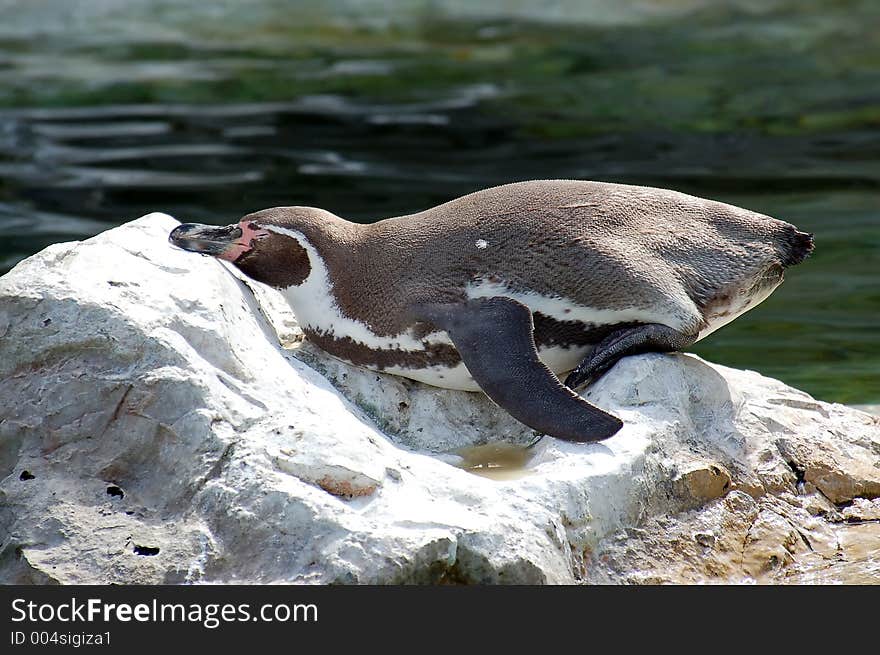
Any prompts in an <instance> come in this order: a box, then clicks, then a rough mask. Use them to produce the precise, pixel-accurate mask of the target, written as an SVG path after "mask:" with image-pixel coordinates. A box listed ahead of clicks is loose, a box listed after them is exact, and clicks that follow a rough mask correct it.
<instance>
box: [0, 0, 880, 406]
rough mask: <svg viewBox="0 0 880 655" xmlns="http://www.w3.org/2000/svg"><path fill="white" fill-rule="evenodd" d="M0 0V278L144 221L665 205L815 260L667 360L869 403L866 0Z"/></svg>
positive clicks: (879, 112)
mask: <svg viewBox="0 0 880 655" xmlns="http://www.w3.org/2000/svg"><path fill="white" fill-rule="evenodd" d="M526 4H527V3H520V2H515V1H514V0H509V1H503V0H495V1H491V2H486V3H467V2H456V1H448V2H424V1H423V2H418V1H416V0H410V1H405V0H398V1H385V2H380V1H378V0H370V1H368V2H353V1H352V2H345V1H341V0H335V1H333V2H330V3H326V2H320V3H319V2H301V3H290V2H282V1H281V0H262V1H261V2H251V3H237V2H231V1H230V2H220V1H215V2H212V3H186V2H181V1H180V0H176V1H175V2H171V1H166V0H134V1H130V2H126V3H116V2H109V1H107V0H79V1H78V2H56V1H51V0H29V1H28V2H12V1H10V0H0V272H2V271H5V270H8V269H9V268H10V267H11V266H13V265H14V264H15V262H16V261H18V260H20V259H21V258H23V257H25V256H27V255H29V254H32V253H34V252H36V251H37V250H39V249H41V248H43V247H44V246H46V245H48V244H49V243H53V242H56V241H63V240H70V239H81V238H85V237H88V236H91V235H93V234H95V233H97V232H99V231H101V230H104V229H107V228H109V227H112V226H113V225H116V224H119V223H121V222H124V221H127V220H130V219H132V218H136V217H137V216H140V215H142V214H144V213H147V212H149V211H154V210H161V211H165V212H168V213H171V214H173V215H175V216H176V217H178V218H180V219H181V220H187V221H201V222H210V223H228V222H231V221H233V220H236V219H237V218H238V217H239V216H241V215H242V214H245V213H247V212H250V211H254V210H256V209H261V208H264V207H268V206H274V205H282V204H307V205H316V206H320V207H324V208H326V209H328V210H330V211H333V212H335V213H337V214H339V215H341V216H344V217H347V218H349V219H352V220H357V221H372V220H376V219H379V218H382V217H386V216H392V215H398V214H403V213H409V212H413V211H417V210H420V209H424V208H426V207H428V206H431V205H434V204H438V203H441V202H444V201H446V200H448V199H450V198H452V197H455V196H458V195H461V194H464V193H468V192H470V191H473V190H476V189H479V188H484V187H487V186H491V185H495V184H501V183H505V182H511V181H515V180H522V179H530V178H550V177H566V178H584V179H596V180H607V181H618V182H627V183H638V184H649V185H656V186H664V187H670V188H675V189H678V190H682V191H685V192H689V193H694V194H696V195H701V196H705V197H710V198H715V199H718V200H723V201H726V202H731V203H734V204H737V205H741V206H744V207H748V208H750V209H753V210H756V211H760V212H764V213H768V214H771V215H774V216H778V217H779V218H783V219H785V220H788V221H791V222H793V223H795V224H796V225H798V226H799V227H800V228H801V229H804V230H808V231H811V232H814V233H815V235H816V243H817V248H816V253H815V255H814V256H813V257H812V258H811V259H809V260H808V261H807V262H806V263H805V264H804V265H802V266H799V267H797V268H795V269H793V270H792V271H791V272H790V274H789V279H788V281H786V283H785V284H784V285H783V286H782V287H781V288H780V289H779V290H778V291H777V292H775V293H774V294H773V295H772V296H771V297H770V299H769V300H768V301H766V302H765V303H764V304H763V305H761V306H760V307H758V308H757V309H755V310H753V311H751V312H749V313H748V314H747V315H745V316H744V317H742V318H740V319H738V320H737V321H735V322H734V323H732V324H731V325H729V326H727V327H725V328H724V329H722V330H721V331H719V332H718V333H716V334H714V335H712V336H711V337H710V338H709V339H707V340H706V341H705V342H701V343H700V344H699V345H698V346H697V347H695V348H693V349H692V350H694V351H695V352H697V353H698V354H700V355H702V356H705V357H707V358H708V359H710V360H712V361H716V362H719V363H723V364H728V365H731V366H736V367H741V368H751V369H755V370H758V371H761V372H762V373H765V374H767V375H771V376H774V377H778V378H780V379H782V380H785V381H786V382H788V383H790V384H793V385H795V386H798V387H800V388H802V389H804V390H806V391H808V392H810V393H812V394H814V395H816V396H817V397H819V398H822V399H825V400H833V401H840V402H847V403H865V404H869V403H877V402H878V401H880V330H878V324H880V286H878V276H880V129H878V128H880V29H878V28H880V3H877V2H875V1H874V0H864V1H861V2H858V1H849V2H834V1H831V0H828V1H826V2H803V1H802V0H778V1H770V0H768V1H762V2H758V1H753V2H750V1H748V0H741V1H739V2H715V1H712V2H710V1H709V0H665V1H661V0H641V1H639V2H634V3H620V2H616V1H613V2H612V0H593V1H592V2H557V3H553V5H552V8H551V9H550V10H546V11H545V10H544V9H541V8H540V6H539V5H534V6H532V5H529V7H525V5H526Z"/></svg>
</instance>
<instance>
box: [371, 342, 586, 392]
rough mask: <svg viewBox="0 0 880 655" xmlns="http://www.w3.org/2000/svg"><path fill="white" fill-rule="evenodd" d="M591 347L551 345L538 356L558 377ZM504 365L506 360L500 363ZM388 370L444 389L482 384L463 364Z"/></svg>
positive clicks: (475, 388)
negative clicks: (476, 380)
mask: <svg viewBox="0 0 880 655" xmlns="http://www.w3.org/2000/svg"><path fill="white" fill-rule="evenodd" d="M590 350H591V347H590V346H583V347H572V348H562V347H560V346H551V347H549V348H541V349H539V350H538V358H539V359H540V360H541V361H542V362H544V364H545V365H546V366H547V368H549V369H550V370H551V371H553V373H555V374H556V375H557V376H558V375H560V374H562V373H566V372H567V371H570V370H572V369H573V368H574V367H576V366H577V365H578V364H580V363H581V362H582V361H583V359H584V357H586V356H587V353H589V352H590ZM498 365H499V366H504V362H499V364H498ZM385 373H391V374H392V375H400V376H401V377H405V378H409V379H411V380H417V381H419V382H424V383H425V384H430V385H432V386H435V387H443V388H444V389H458V390H460V391H480V387H479V385H478V384H477V383H476V382H474V379H473V378H472V377H471V374H470V373H469V372H468V370H467V367H465V365H464V364H458V365H457V366H453V367H447V366H429V367H427V368H415V369H414V368H401V367H398V366H394V367H389V368H386V369H385Z"/></svg>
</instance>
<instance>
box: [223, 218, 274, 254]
mask: <svg viewBox="0 0 880 655" xmlns="http://www.w3.org/2000/svg"><path fill="white" fill-rule="evenodd" d="M238 227H239V228H240V229H241V236H240V237H238V239H236V240H235V241H234V242H233V243H231V244H229V247H228V248H226V250H224V251H223V252H222V253H221V254H220V255H218V257H219V258H220V259H225V260H226V261H228V262H235V260H236V259H238V258H239V257H241V256H242V255H243V254H244V253H246V252H249V251H251V250H253V242H254V241H255V240H257V239H263V238H265V237H267V236H269V232H268V231H267V230H261V229H260V228H259V227H257V224H256V223H254V222H253V221H240V222H239V223H238Z"/></svg>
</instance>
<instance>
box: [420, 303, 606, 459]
mask: <svg viewBox="0 0 880 655" xmlns="http://www.w3.org/2000/svg"><path fill="white" fill-rule="evenodd" d="M413 314H414V316H415V317H416V318H417V319H419V320H422V321H428V322H430V323H433V324H434V325H435V326H436V327H438V328H441V329H443V330H445V331H446V332H447V333H448V334H449V336H450V338H451V339H452V343H453V344H455V348H456V349H457V350H458V352H459V354H460V355H461V358H462V361H464V364H465V366H467V369H468V371H469V372H470V374H471V375H472V376H473V378H474V381H476V383H477V384H479V385H480V388H481V389H482V390H483V392H484V393H485V394H486V395H487V396H489V398H491V399H492V400H493V401H494V402H495V403H497V404H498V405H499V406H501V407H502V408H503V409H505V410H507V412H508V413H509V414H510V415H511V416H513V417H514V418H515V419H517V420H518V421H521V422H522V423H525V424H526V425H528V426H529V427H530V428H532V429H534V430H537V431H538V432H541V433H544V434H549V435H550V436H553V437H556V438H557V439H564V440H566V441H576V442H588V441H600V440H602V439H607V438H608V437H610V436H612V435H613V434H614V433H615V432H617V431H618V430H620V428H621V427H623V422H622V421H621V420H620V419H618V418H617V417H615V416H612V415H611V414H608V413H606V412H603V411H602V410H601V409H599V408H598V407H594V406H593V405H591V404H590V403H588V402H587V401H585V400H584V399H583V398H581V397H580V396H578V395H577V394H576V393H574V392H573V391H571V390H570V389H568V388H566V387H565V386H563V385H562V383H560V381H559V380H558V379H557V378H556V376H555V375H553V373H552V372H550V369H548V368H547V367H546V366H545V365H544V364H543V363H542V362H541V360H540V359H538V352H537V350H536V348H535V336H534V323H533V321H532V313H531V311H530V310H529V308H528V307H526V306H525V305H523V304H521V303H519V302H516V301H515V300H511V299H510V298H503V297H496V298H477V299H473V300H468V301H466V302H463V303H456V304H435V305H421V306H419V307H418V308H416V310H415V311H414V312H413Z"/></svg>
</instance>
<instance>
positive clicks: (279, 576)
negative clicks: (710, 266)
mask: <svg viewBox="0 0 880 655" xmlns="http://www.w3.org/2000/svg"><path fill="white" fill-rule="evenodd" d="M175 225H177V221H175V220H174V219H173V218H171V217H169V216H167V215H164V214H150V215H149V216H145V217H143V218H141V219H138V220H137V221H133V222H131V223H128V224H127V225H124V226H122V227H120V228H117V229H114V230H110V231H108V232H105V233H103V234H101V235H98V236H97V237H94V238H92V239H89V240H87V241H84V242H82V243H67V244H57V245H54V246H51V247H49V248H47V249H46V250H44V251H43V252H41V253H39V254H37V255H35V256H33V257H31V258H29V259H27V260H25V261H24V262H22V263H21V264H19V265H18V266H16V267H15V269H13V270H12V271H11V272H10V273H8V274H7V275H5V276H3V277H2V278H0V478H2V483H0V492H2V494H3V500H2V502H0V581H2V582H52V581H57V582H61V583H74V582H78V583H109V582H118V583H159V582H172V583H174V582H208V581H211V582H213V581H220V582H314V583H327V582H350V583H396V582H438V581H452V582H488V583H496V582H520V583H572V582H577V581H618V580H626V581H654V580H657V581H663V580H668V581H677V580H688V581H690V580H695V579H710V580H711V579H738V578H741V577H756V576H759V575H760V574H761V571H762V566H763V564H762V562H763V559H762V558H763V557H764V553H765V552H766V553H771V554H773V556H774V557H775V558H776V559H775V560H773V561H774V562H776V565H778V566H780V567H789V569H790V570H794V568H792V567H797V566H799V565H800V564H801V563H802V560H803V561H804V562H806V561H807V560H806V558H807V555H805V553H808V554H809V556H811V557H819V558H820V559H821V558H823V557H825V555H827V554H828V552H832V553H833V551H834V548H835V546H834V544H837V543H845V542H846V540H845V539H843V540H839V542H838V541H835V539H837V537H836V536H835V535H837V532H835V530H843V529H844V528H845V527H846V525H847V524H846V523H845V522H842V519H841V515H840V514H839V513H837V511H836V508H835V505H834V504H833V503H837V504H847V503H850V502H852V501H854V500H857V499H859V498H872V497H876V496H878V495H880V425H878V421H880V419H877V418H876V417H872V416H870V415H868V414H865V413H862V412H858V411H855V410H852V409H848V408H846V407H843V406H840V405H830V404H826V403H822V402H819V401H816V400H813V399H812V398H810V397H809V396H807V395H806V394H804V393H802V392H799V391H797V390H794V389H791V388H789V387H786V386H785V385H783V384H782V383H780V382H777V381H775V380H771V379H768V378H764V377H761V376H760V375H758V374H756V373H752V372H745V371H736V370H733V369H728V368H724V367H721V366H715V365H712V364H709V363H707V362H705V361H703V360H701V359H699V358H697V357H693V356H688V355H673V356H664V355H646V356H640V357H632V358H628V359H626V360H624V361H622V362H620V363H619V364H618V365H617V366H616V367H615V368H614V369H613V370H612V371H611V372H610V373H609V374H607V375H606V376H605V377H604V378H603V379H602V380H601V381H600V382H599V383H598V384H596V385H595V386H594V387H593V388H592V389H591V390H590V391H589V393H588V396H589V397H590V399H591V400H592V401H593V402H595V403H596V404H598V405H600V406H601V407H603V408H606V409H608V410H610V411H612V412H614V413H615V414H617V415H618V416H620V417H621V418H623V419H624V421H625V427H624V429H623V430H622V431H621V432H620V433H618V434H617V435H616V436H614V437H613V438H611V439H609V440H607V441H605V442H603V443H601V444H594V445H576V444H568V443H563V442H560V441H557V440H555V439H551V438H544V439H543V440H541V441H540V442H538V443H537V445H534V446H532V447H530V448H528V447H527V445H528V444H529V443H531V442H532V441H533V440H534V438H535V436H534V434H533V433H532V432H531V431H530V430H528V429H527V428H525V427H524V426H522V425H520V424H519V423H517V422H516V421H515V420H514V419H512V418H511V417H510V416H509V415H507V414H506V413H505V412H503V411H502V410H500V409H498V408H497V407H495V406H494V405H493V404H492V403H491V402H490V401H488V399H486V398H485V396H482V395H481V394H470V393H466V392H456V391H450V390H441V389H435V388H432V387H428V386H424V385H421V384H419V383H415V382H411V381H408V380H404V379H402V378H396V377H393V376H387V375H383V374H378V373H374V372H371V371H366V370H363V369H359V368H356V367H352V366H349V365H347V364H344V363H342V362H339V361H337V360H335V359H332V358H330V357H328V356H326V355H324V354H323V353H322V352H321V351H319V350H317V349H316V348H314V347H311V346H309V345H308V344H305V345H301V344H300V341H301V335H300V334H299V333H298V328H296V323H295V320H294V318H293V317H292V315H291V314H290V312H289V310H287V309H286V306H285V305H284V304H283V302H282V301H280V297H279V295H278V294H276V293H275V292H273V291H272V290H271V289H268V288H266V287H263V286H261V285H258V284H256V283H254V282H249V281H245V280H242V279H241V278H240V277H239V276H238V275H237V274H235V273H234V272H233V269H232V268H229V267H226V265H225V264H222V263H220V262H218V261H217V260H215V259H211V258H208V257H200V256H197V255H194V254H192V253H187V252H183V251H181V250H178V249H175V248H174V247H172V246H171V245H169V244H168V242H167V235H168V233H169V231H170V230H171V229H172V228H173V227H174V226H175ZM279 340H280V342H281V343H283V344H284V345H287V346H293V348H292V349H291V350H285V349H284V348H282V347H281V346H280V345H279ZM499 441H500V442H505V443H507V444H508V445H507V446H506V447H505V448H498V447H497V443H496V442H499ZM493 443H495V444H496V446H488V445H486V444H493ZM480 445H483V446H484V448H483V449H473V448H472V449H470V450H469V451H466V452H464V453H462V452H459V449H461V448H464V447H468V446H480ZM493 448H494V450H493ZM487 453H488V455H487ZM481 457H482V458H483V459H485V458H486V457H491V458H496V459H497V461H501V459H502V458H504V457H507V458H512V459H513V460H517V459H518V460H519V461H521V462H523V466H522V467H521V468H516V467H514V468H512V469H509V470H501V469H498V468H487V467H486V464H487V462H486V461H483V462H482V463H483V468H481V469H479V470H481V471H482V472H484V473H491V474H494V476H493V477H494V478H496V479H490V478H489V477H485V476H480V475H475V474H473V473H471V472H468V471H466V470H463V468H461V466H464V465H474V464H475V463H476V462H478V461H480V458H481ZM25 472H26V473H25ZM117 488H118V489H117ZM732 490H733V491H732ZM120 493H123V494H124V496H123V497H120ZM823 494H824V496H823ZM826 497H827V498H826ZM771 501H772V502H771ZM780 503H782V504H784V505H785V507H788V508H790V509H789V510H785V511H783V510H782V509H780V507H781V505H780ZM758 521H760V522H759V524H758V526H759V529H757V530H756V531H755V532H754V534H751V535H750V534H749V530H748V527H749V525H752V524H755V523H756V522H758ZM661 523H662V525H663V526H665V527H660V526H661ZM724 526H728V528H729V529H728V530H727V531H725V527H724ZM737 526H739V527H737ZM762 526H763V527H762ZM734 528H736V530H740V532H742V535H740V537H737V538H738V539H740V542H742V543H743V544H746V543H747V545H748V549H746V548H745V545H744V546H743V548H742V549H741V552H740V553H739V555H738V556H739V563H738V564H736V562H733V563H731V564H730V565H729V566H728V565H727V564H724V565H722V564H718V562H720V560H718V561H716V560H713V559H712V558H711V557H707V553H716V552H717V553H720V552H726V551H725V549H729V547H730V544H731V543H733V541H736V539H734V538H733V536H732V535H734V534H739V532H736V530H734ZM651 530H655V531H654V532H651ZM799 530H801V531H802V533H803V534H805V535H813V538H814V539H816V540H818V541H817V543H820V542H821V544H822V548H821V549H818V550H817V551H809V549H808V548H807V547H806V546H805V545H804V544H802V543H801V542H800V541H798V539H797V538H795V537H796V536H797V535H798V534H799V532H798V531H799ZM694 535H701V536H700V537H699V538H697V537H695V536H694ZM706 535H711V538H709V537H708V536H706ZM793 535H794V536H795V537H793ZM679 537H680V540H681V543H680V544H679V543H678V541H676V540H677V539H679ZM805 539H809V536H807V537H805ZM731 540H733V541H731ZM737 543H739V542H737ZM829 544H830V545H829ZM762 549H763V550H762ZM781 549H784V550H781ZM661 551H662V552H663V553H664V554H663V556H662V557H658V556H657V553H659V552H661ZM743 552H747V556H746V557H745V558H743V556H742V553H743ZM816 552H819V555H816ZM600 554H602V555H603V557H602V558H600V557H599V555H600ZM734 559H735V558H734ZM744 559H745V564H744V563H743V562H744ZM708 561H716V564H717V566H715V568H714V569H712V568H711V567H709V568H707V567H708V565H707V564H706V562H708ZM823 561H824V560H823ZM664 562H665V563H664ZM652 566H653V567H654V569H651V567H652ZM713 566H714V565H713ZM862 569H864V570H871V569H870V568H869V567H868V568H866V567H862ZM862 569H859V570H862ZM823 571H824V569H823ZM823 575H824V573H823ZM664 576H665V577H664ZM826 577H827V576H826ZM823 579H825V578H823Z"/></svg>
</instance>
